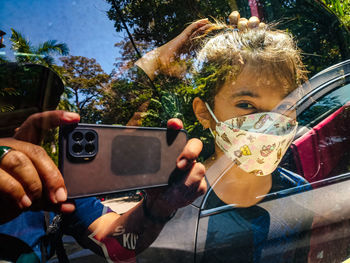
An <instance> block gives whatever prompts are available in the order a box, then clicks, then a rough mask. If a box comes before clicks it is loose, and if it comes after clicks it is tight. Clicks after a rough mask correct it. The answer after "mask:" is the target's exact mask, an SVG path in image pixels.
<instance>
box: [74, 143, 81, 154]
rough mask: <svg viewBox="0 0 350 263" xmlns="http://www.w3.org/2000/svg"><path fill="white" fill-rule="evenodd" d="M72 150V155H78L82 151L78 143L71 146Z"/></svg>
mask: <svg viewBox="0 0 350 263" xmlns="http://www.w3.org/2000/svg"><path fill="white" fill-rule="evenodd" d="M72 150H73V152H74V153H76V154H79V153H81V152H82V151H83V146H82V145H81V144H80V143H74V144H73V146H72Z"/></svg>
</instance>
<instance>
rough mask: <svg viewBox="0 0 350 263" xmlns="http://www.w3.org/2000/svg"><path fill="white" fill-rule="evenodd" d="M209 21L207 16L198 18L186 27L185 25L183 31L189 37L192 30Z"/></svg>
mask: <svg viewBox="0 0 350 263" xmlns="http://www.w3.org/2000/svg"><path fill="white" fill-rule="evenodd" d="M209 23H210V22H209V20H208V18H204V19H200V20H198V21H196V22H194V23H192V24H190V25H189V26H188V27H186V28H185V30H184V31H183V33H184V34H185V35H187V37H189V36H191V35H192V34H193V32H195V31H196V30H198V29H199V28H201V27H202V26H205V25H207V24H209Z"/></svg>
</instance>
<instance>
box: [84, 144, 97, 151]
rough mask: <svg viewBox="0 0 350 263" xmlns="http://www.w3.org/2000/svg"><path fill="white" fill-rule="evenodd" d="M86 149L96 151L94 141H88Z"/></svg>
mask: <svg viewBox="0 0 350 263" xmlns="http://www.w3.org/2000/svg"><path fill="white" fill-rule="evenodd" d="M85 151H86V152H87V153H93V152H94V151H95V145H93V144H92V143H88V144H86V145H85Z"/></svg>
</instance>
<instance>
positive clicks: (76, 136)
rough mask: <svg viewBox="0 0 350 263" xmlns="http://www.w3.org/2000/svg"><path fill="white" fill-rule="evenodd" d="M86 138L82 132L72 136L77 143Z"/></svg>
mask: <svg viewBox="0 0 350 263" xmlns="http://www.w3.org/2000/svg"><path fill="white" fill-rule="evenodd" d="M83 138H84V136H83V133H81V132H74V133H73V134H72V139H73V140H74V141H76V142H80V141H81V140H82V139H83Z"/></svg>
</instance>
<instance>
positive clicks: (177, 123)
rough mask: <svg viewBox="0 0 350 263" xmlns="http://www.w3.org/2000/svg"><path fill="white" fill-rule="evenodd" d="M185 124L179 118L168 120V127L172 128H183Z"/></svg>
mask: <svg viewBox="0 0 350 263" xmlns="http://www.w3.org/2000/svg"><path fill="white" fill-rule="evenodd" d="M183 126H184V125H183V123H182V121H181V120H180V119H178V118H172V119H170V120H168V122H167V127H168V129H170V130H181V129H182V128H183Z"/></svg>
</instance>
